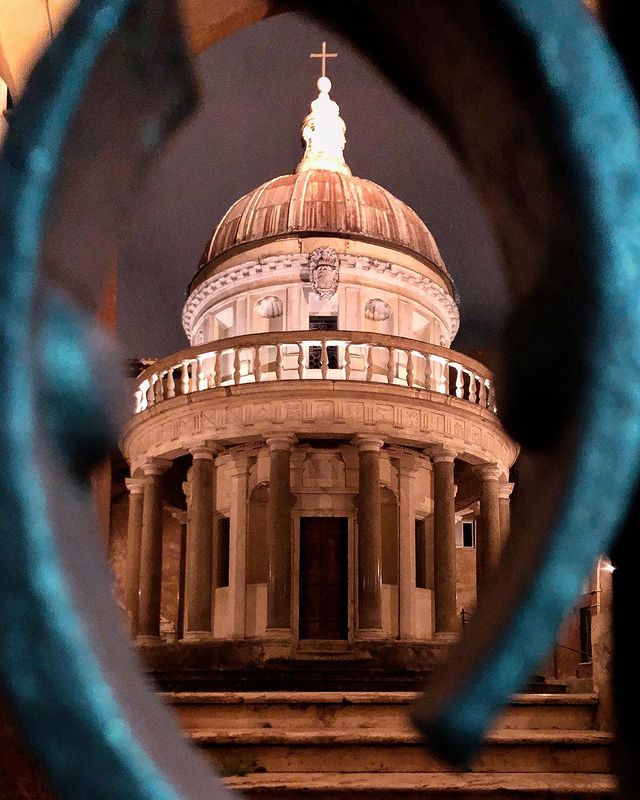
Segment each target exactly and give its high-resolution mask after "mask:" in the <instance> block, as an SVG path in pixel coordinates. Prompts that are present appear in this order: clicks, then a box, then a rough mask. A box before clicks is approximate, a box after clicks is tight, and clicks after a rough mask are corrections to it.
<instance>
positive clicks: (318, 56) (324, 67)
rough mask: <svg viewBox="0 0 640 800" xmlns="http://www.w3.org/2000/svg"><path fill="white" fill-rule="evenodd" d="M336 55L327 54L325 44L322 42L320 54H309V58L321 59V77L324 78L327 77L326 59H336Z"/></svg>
mask: <svg viewBox="0 0 640 800" xmlns="http://www.w3.org/2000/svg"><path fill="white" fill-rule="evenodd" d="M337 57H338V54H337V53H327V43H326V42H322V52H321V53H311V55H310V56H309V58H321V59H322V77H323V78H326V76H327V59H328V58H337Z"/></svg>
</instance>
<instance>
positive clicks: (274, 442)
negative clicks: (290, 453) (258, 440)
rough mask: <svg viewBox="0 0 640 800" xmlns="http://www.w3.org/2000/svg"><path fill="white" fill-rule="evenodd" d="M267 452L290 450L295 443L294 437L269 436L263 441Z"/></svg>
mask: <svg viewBox="0 0 640 800" xmlns="http://www.w3.org/2000/svg"><path fill="white" fill-rule="evenodd" d="M265 443H266V445H267V447H268V448H269V452H270V453H273V452H274V450H291V449H292V448H293V446H294V445H295V443H296V438H295V436H269V437H268V438H267V439H265Z"/></svg>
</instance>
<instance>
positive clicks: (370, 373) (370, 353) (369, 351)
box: [365, 344, 373, 381]
mask: <svg viewBox="0 0 640 800" xmlns="http://www.w3.org/2000/svg"><path fill="white" fill-rule="evenodd" d="M365 346H366V348H367V372H366V374H365V380H366V381H371V380H372V379H373V346H372V345H370V344H368V345H365Z"/></svg>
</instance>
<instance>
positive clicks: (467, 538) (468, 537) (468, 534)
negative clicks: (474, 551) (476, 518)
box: [462, 521, 476, 547]
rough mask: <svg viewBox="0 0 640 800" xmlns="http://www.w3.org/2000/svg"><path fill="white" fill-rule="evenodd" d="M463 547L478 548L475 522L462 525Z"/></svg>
mask: <svg viewBox="0 0 640 800" xmlns="http://www.w3.org/2000/svg"><path fill="white" fill-rule="evenodd" d="M462 546H463V547H475V546H476V526H475V523H474V522H473V521H470V522H463V523H462Z"/></svg>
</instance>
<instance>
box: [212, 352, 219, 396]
mask: <svg viewBox="0 0 640 800" xmlns="http://www.w3.org/2000/svg"><path fill="white" fill-rule="evenodd" d="M211 356H212V357H211V373H210V375H209V388H210V389H215V388H216V386H217V385H218V381H219V379H220V370H219V369H218V368H219V366H220V353H219V352H218V351H217V350H216V351H215V353H212V354H211Z"/></svg>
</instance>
